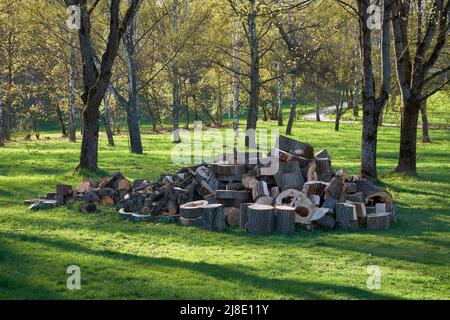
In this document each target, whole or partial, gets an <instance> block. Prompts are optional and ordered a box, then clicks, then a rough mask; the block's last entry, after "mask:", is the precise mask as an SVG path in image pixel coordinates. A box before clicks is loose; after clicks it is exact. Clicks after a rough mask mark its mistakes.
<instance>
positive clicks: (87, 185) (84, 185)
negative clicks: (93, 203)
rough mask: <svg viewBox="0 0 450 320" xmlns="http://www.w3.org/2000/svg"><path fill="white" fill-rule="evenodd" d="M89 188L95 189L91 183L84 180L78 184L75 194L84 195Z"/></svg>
mask: <svg viewBox="0 0 450 320" xmlns="http://www.w3.org/2000/svg"><path fill="white" fill-rule="evenodd" d="M91 187H95V186H94V184H93V183H92V181H90V180H86V181H82V182H80V183H79V184H78V186H77V187H76V188H75V190H76V191H77V193H85V192H86V191H88V189H89V188H91Z"/></svg>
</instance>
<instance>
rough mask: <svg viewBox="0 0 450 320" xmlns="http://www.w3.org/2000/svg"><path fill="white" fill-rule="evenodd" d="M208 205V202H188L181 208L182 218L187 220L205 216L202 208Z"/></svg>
mask: <svg viewBox="0 0 450 320" xmlns="http://www.w3.org/2000/svg"><path fill="white" fill-rule="evenodd" d="M207 204H208V201H206V200H199V201H194V202H188V203H186V204H183V205H182V206H180V216H181V217H183V218H187V219H193V218H198V217H201V216H202V214H203V211H202V208H203V207H204V206H206V205H207Z"/></svg>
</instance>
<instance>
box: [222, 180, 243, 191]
mask: <svg viewBox="0 0 450 320" xmlns="http://www.w3.org/2000/svg"><path fill="white" fill-rule="evenodd" d="M226 189H227V190H235V191H242V190H245V187H244V185H243V184H242V183H241V182H230V183H227V186H226Z"/></svg>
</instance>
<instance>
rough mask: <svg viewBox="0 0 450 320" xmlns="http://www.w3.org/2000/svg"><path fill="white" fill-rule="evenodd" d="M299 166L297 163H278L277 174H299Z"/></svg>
mask: <svg viewBox="0 0 450 320" xmlns="http://www.w3.org/2000/svg"><path fill="white" fill-rule="evenodd" d="M300 172H301V170H300V164H299V163H298V161H289V162H280V163H279V164H278V173H300Z"/></svg>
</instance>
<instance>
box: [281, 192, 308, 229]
mask: <svg viewBox="0 0 450 320" xmlns="http://www.w3.org/2000/svg"><path fill="white" fill-rule="evenodd" d="M275 205H276V206H280V205H281V206H289V207H293V208H295V213H296V217H295V219H296V220H295V221H296V223H302V224H309V223H310V222H311V216H312V215H313V214H314V211H315V210H316V208H317V207H316V206H315V205H314V203H313V202H312V201H311V200H310V199H309V198H308V197H307V196H306V195H305V194H304V193H303V192H300V191H298V190H294V189H288V190H285V191H283V192H281V193H280V195H279V196H278V197H277V198H276V199H275Z"/></svg>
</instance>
